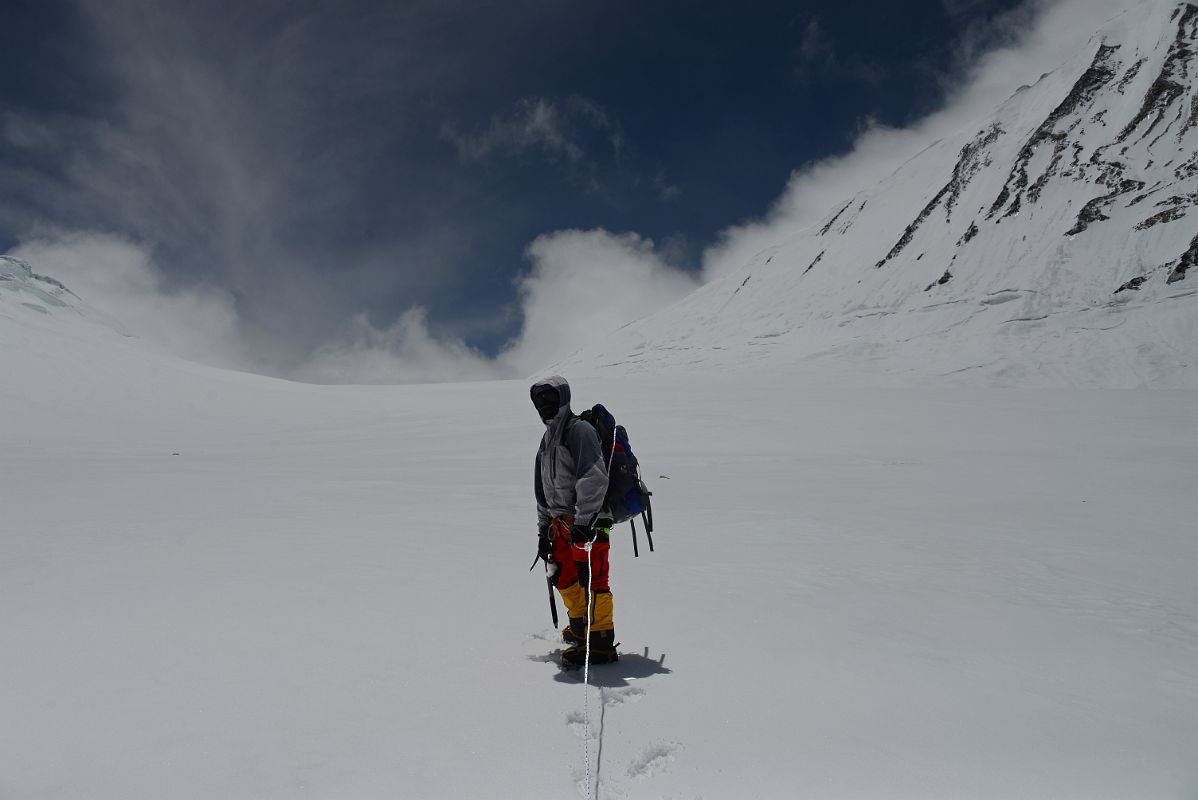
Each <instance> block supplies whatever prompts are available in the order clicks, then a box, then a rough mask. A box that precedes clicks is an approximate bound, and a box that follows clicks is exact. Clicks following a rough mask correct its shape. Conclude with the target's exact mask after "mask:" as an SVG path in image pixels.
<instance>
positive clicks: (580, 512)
mask: <svg viewBox="0 0 1198 800" xmlns="http://www.w3.org/2000/svg"><path fill="white" fill-rule="evenodd" d="M541 386H552V387H554V388H555V389H557V391H558V395H559V396H560V397H561V405H560V406H559V408H558V411H557V416H555V417H554V418H553V419H551V420H549V421H548V422H547V423H545V435H544V436H543V437H541V447H540V449H538V450H537V461H536V472H535V473H534V476H533V487H534V490H535V492H536V496H537V522H538V523H539V524H540V526H541V527H542V528H544V526H546V525H548V524H549V521H550V520H551V519H553V518H554V517H560V516H562V515H563V514H570V515H572V516H573V517H574V522H575V524H578V525H591V524H592V523H594V521H595V518H596V517H597V516H599V513H600V512H601V511H602V510H603V496H604V495H605V494H606V493H607V465H606V464H605V463H604V462H603V447H602V445H600V444H599V434H598V433H596V432H595V428H594V427H593V426H592V425H591V424H590V423H587V422H583V421H581V420H579V421H577V422H574V423H573V424H571V420H573V419H574V412H572V411H571V410H570V384H568V383H566V379H565V378H563V377H561V376H560V375H554V376H552V377H549V378H546V379H545V380H543V381H537V382H536V383H535V384H533V387H532V388H533V390H534V391H535V390H536V389H537V388H538V387H541ZM567 425H569V426H570V427H569V431H568V433H566V441H567V444H563V443H562V432H563V430H564V429H565V427H566V426H567Z"/></svg>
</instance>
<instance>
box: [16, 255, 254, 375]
mask: <svg viewBox="0 0 1198 800" xmlns="http://www.w3.org/2000/svg"><path fill="white" fill-rule="evenodd" d="M11 254H12V255H13V256H15V257H17V258H20V259H22V260H24V261H27V262H29V263H30V264H32V265H33V266H34V270H35V271H37V272H39V273H42V274H47V275H50V276H51V277H53V278H55V279H57V280H60V281H62V282H63V283H64V284H65V285H66V286H67V288H68V289H70V290H71V291H72V292H74V293H75V294H76V295H78V296H79V298H80V299H82V300H83V301H84V302H85V303H87V304H89V305H91V306H94V307H95V308H97V309H99V310H100V311H103V312H105V313H107V314H109V315H111V316H112V317H114V318H116V319H117V320H119V321H120V323H121V324H122V325H123V326H124V327H126V328H127V329H128V330H129V332H131V333H133V334H135V335H137V336H139V337H142V338H145V339H147V340H149V341H152V342H154V343H156V344H158V345H160V346H162V347H163V348H165V349H167V350H169V351H170V352H173V353H175V354H177V355H180V356H182V357H184V358H189V359H193V360H195V361H201V362H205V363H210V364H216V365H220V366H226V367H232V368H235V369H248V368H249V366H250V362H249V359H248V357H247V355H246V354H245V353H244V351H243V348H242V339H241V337H240V336H239V334H238V319H237V309H236V306H235V304H234V302H233V298H232V297H231V296H230V295H229V294H228V292H226V291H224V290H222V289H219V288H216V287H213V286H206V285H196V286H190V287H185V288H179V289H171V288H168V287H166V286H165V285H164V283H163V278H162V273H161V272H160V271H159V269H158V267H157V266H156V265H155V263H154V260H153V257H152V256H151V253H150V250H149V249H148V248H147V247H145V246H144V245H141V244H138V243H137V242H134V241H132V240H130V239H126V238H124V237H121V236H115V235H112V234H106V233H85V232H68V233H59V234H55V235H51V236H44V237H40V238H36V239H29V240H26V241H25V242H23V243H22V244H20V245H19V246H18V247H17V248H15V249H14V250H12V251H11Z"/></svg>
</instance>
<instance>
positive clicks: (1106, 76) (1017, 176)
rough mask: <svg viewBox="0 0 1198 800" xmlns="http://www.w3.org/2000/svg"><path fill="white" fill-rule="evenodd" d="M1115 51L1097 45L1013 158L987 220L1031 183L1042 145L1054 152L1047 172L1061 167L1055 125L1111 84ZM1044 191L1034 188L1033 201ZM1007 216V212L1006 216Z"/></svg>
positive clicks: (1062, 142) (1062, 139)
mask: <svg viewBox="0 0 1198 800" xmlns="http://www.w3.org/2000/svg"><path fill="white" fill-rule="evenodd" d="M1118 49H1119V46H1118V45H1108V44H1103V45H1101V46H1099V48H1098V52H1097V53H1095V54H1094V60H1093V61H1091V62H1090V66H1089V67H1088V68H1087V69H1086V71H1085V72H1084V73H1082V76H1081V77H1080V78H1078V79H1077V81H1076V82H1075V83H1074V84H1073V88H1072V89H1070V90H1069V94H1067V95H1066V96H1065V99H1064V100H1062V101H1061V102H1060V103H1059V104H1058V105H1057V107H1056V108H1055V109H1053V111H1052V113H1050V114H1049V115H1048V117H1047V118H1046V119H1045V120H1044V122H1042V123H1040V126H1039V127H1038V128H1036V130H1035V131H1034V132H1033V133H1032V135H1031V136H1030V137H1029V138H1028V140H1027V142H1025V143H1024V145H1023V147H1022V148H1020V150H1019V154H1018V155H1017V156H1016V158H1015V165H1014V166H1013V167H1012V168H1011V174H1010V175H1009V176H1007V180H1006V183H1004V184H1003V188H1002V191H1001V192H999V194H998V197H997V198H996V199H995V201H994V203H993V205H991V206H990V212H989V213H988V214H987V215H986V218H987V219H992V218H993V217H994V215H995V214H997V213H998V212H999V211H1000V210H1002V209H1003V208H1004V207H1005V206H1006V205H1007V203H1008V201H1010V199H1011V197H1012V196H1013V195H1016V196H1017V195H1018V194H1020V193H1021V192H1022V191H1023V190H1024V189H1025V188H1026V187H1027V185H1028V182H1029V180H1030V178H1029V176H1028V173H1027V168H1028V164H1029V163H1031V160H1032V157H1033V156H1034V155H1035V154H1036V150H1037V149H1038V148H1039V147H1040V145H1042V144H1044V143H1045V142H1049V141H1051V142H1052V144H1053V150H1054V152H1053V158H1052V163H1051V164H1050V165H1049V168H1048V171H1049V172H1052V173H1055V172H1056V169H1057V167H1058V165H1059V164H1060V159H1061V155H1062V153H1063V152H1064V150H1065V149H1066V147H1067V144H1066V135H1065V134H1064V133H1062V132H1059V131H1057V129H1056V127H1057V124H1058V123H1060V122H1061V121H1062V120H1064V119H1065V118H1066V117H1069V116H1071V115H1072V114H1074V113H1076V112H1077V111H1078V109H1080V108H1081V107H1082V106H1084V105H1088V104H1089V103H1091V102H1093V100H1094V97H1095V95H1097V94H1098V92H1099V91H1100V90H1101V89H1102V88H1103V87H1104V86H1106V85H1107V84H1108V83H1110V82H1111V80H1112V79H1113V78H1114V77H1115V70H1114V67H1113V66H1112V61H1113V56H1114V54H1115V52H1116V51H1117V50H1118ZM1079 122H1080V120H1077V121H1075V122H1074V123H1073V127H1076V126H1077V124H1078V123H1079ZM1037 183H1039V182H1037ZM1043 188H1044V186H1043V184H1041V185H1040V186H1039V187H1038V188H1037V190H1036V198H1038V197H1039V196H1040V192H1041V191H1042V190H1043ZM1033 202H1035V199H1033ZM1009 214H1010V212H1008V214H1007V215H1009Z"/></svg>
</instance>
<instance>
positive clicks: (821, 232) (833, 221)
mask: <svg viewBox="0 0 1198 800" xmlns="http://www.w3.org/2000/svg"><path fill="white" fill-rule="evenodd" d="M852 204H853V201H852V200H850V201H848V202H847V203H845V204H844V208H842V209H840V210H839V211H837V212H836V216H834V217H832V219H830V220H828V224H827V225H825V226H824V227H822V228H820V230H819V235H820V236H823V235H824V234H825V233H827V232H828V231H829V230H831V229H832V226H833V225H835V224H836V220H838V219H840V215H841V214H843V213H844V212H846V211H848V210H849V206H851V205H852ZM861 207H862V208H864V207H865V205H864V204H862V206H861Z"/></svg>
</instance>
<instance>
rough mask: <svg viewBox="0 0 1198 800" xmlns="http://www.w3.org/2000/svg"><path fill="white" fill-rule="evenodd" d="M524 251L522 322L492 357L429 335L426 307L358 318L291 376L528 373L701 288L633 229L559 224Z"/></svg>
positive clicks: (354, 379) (410, 379)
mask: <svg viewBox="0 0 1198 800" xmlns="http://www.w3.org/2000/svg"><path fill="white" fill-rule="evenodd" d="M526 255H527V257H528V260H529V262H530V264H531V268H530V270H529V272H528V273H527V274H526V275H524V276H522V277H521V278H520V280H519V290H520V302H521V312H522V317H523V320H524V323H523V326H522V328H521V331H520V333H519V334H518V335H517V336H516V337H514V338H513V339H512V341H510V342H508V344H507V345H506V346H505V347H504V348H503V350H502V351H501V352H500V353H499V355H498V356H497V357H494V358H490V357H487V356H486V355H484V354H483V353H481V352H479V351H478V350H476V349H474V348H471V347H469V346H468V345H466V344H465V343H464V342H463V341H461V340H460V339H456V338H454V337H450V336H436V335H434V334H433V333H431V332H430V328H429V321H428V315H427V313H426V311H425V310H424V309H422V308H419V307H414V308H411V309H409V310H408V311H407V312H406V313H404V314H403V315H402V316H401V317H400V319H399V320H398V321H397V322H396V323H395V324H394V325H392V326H390V327H388V328H385V329H383V328H377V327H375V326H374V325H373V324H371V322H370V321H369V320H368V319H367V318H366V316H365V315H359V316H358V317H357V318H355V319H354V321H353V325H352V327H351V330H350V331H348V332H347V333H346V334H345V335H344V336H343V337H341V338H339V339H338V340H337V341H335V342H331V343H329V344H327V345H325V346H323V347H321V348H320V349H319V350H318V351H317V353H316V354H315V355H314V357H313V358H312V359H311V360H310V361H308V362H307V363H306V364H304V365H303V366H302V367H301V368H300V369H299V370H298V371H297V372H296V373H295V377H297V378H299V379H301V380H308V381H314V382H317V383H421V382H429V381H453V380H488V379H494V378H513V377H525V376H528V375H531V374H533V373H534V372H536V371H537V370H538V369H540V368H541V367H543V366H545V365H546V364H548V363H550V362H551V361H553V360H554V359H557V358H560V357H562V356H564V355H567V354H569V353H570V352H572V351H573V350H575V349H577V348H579V347H582V346H583V345H585V344H587V343H588V342H590V341H592V340H593V339H594V338H595V337H596V336H601V335H602V334H604V333H606V332H608V331H612V330H615V329H616V328H619V327H620V326H622V325H626V324H627V323H629V322H633V321H635V320H637V319H639V318H641V317H643V316H646V315H648V314H651V313H653V312H654V311H657V310H658V309H660V308H661V307H663V306H664V305H667V304H669V303H670V302H672V301H674V300H676V299H678V298H679V297H682V296H684V295H686V293H688V292H690V291H692V290H693V289H695V288H697V286H698V281H697V280H696V279H695V278H694V277H693V276H692V275H690V274H688V273H687V272H685V271H684V270H682V269H679V268H677V267H674V266H672V265H670V264H669V263H668V262H667V261H666V260H665V259H664V258H663V256H662V255H661V254H660V252H659V251H658V249H657V248H655V247H654V244H653V242H651V241H648V240H646V239H643V238H642V237H640V236H638V235H636V234H631V233H629V234H613V233H609V232H608V231H604V230H592V231H557V232H555V233H551V234H546V235H544V236H541V237H539V238H537V239H536V241H534V242H533V243H532V244H530V245H529V246H528V250H527V253H526Z"/></svg>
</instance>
